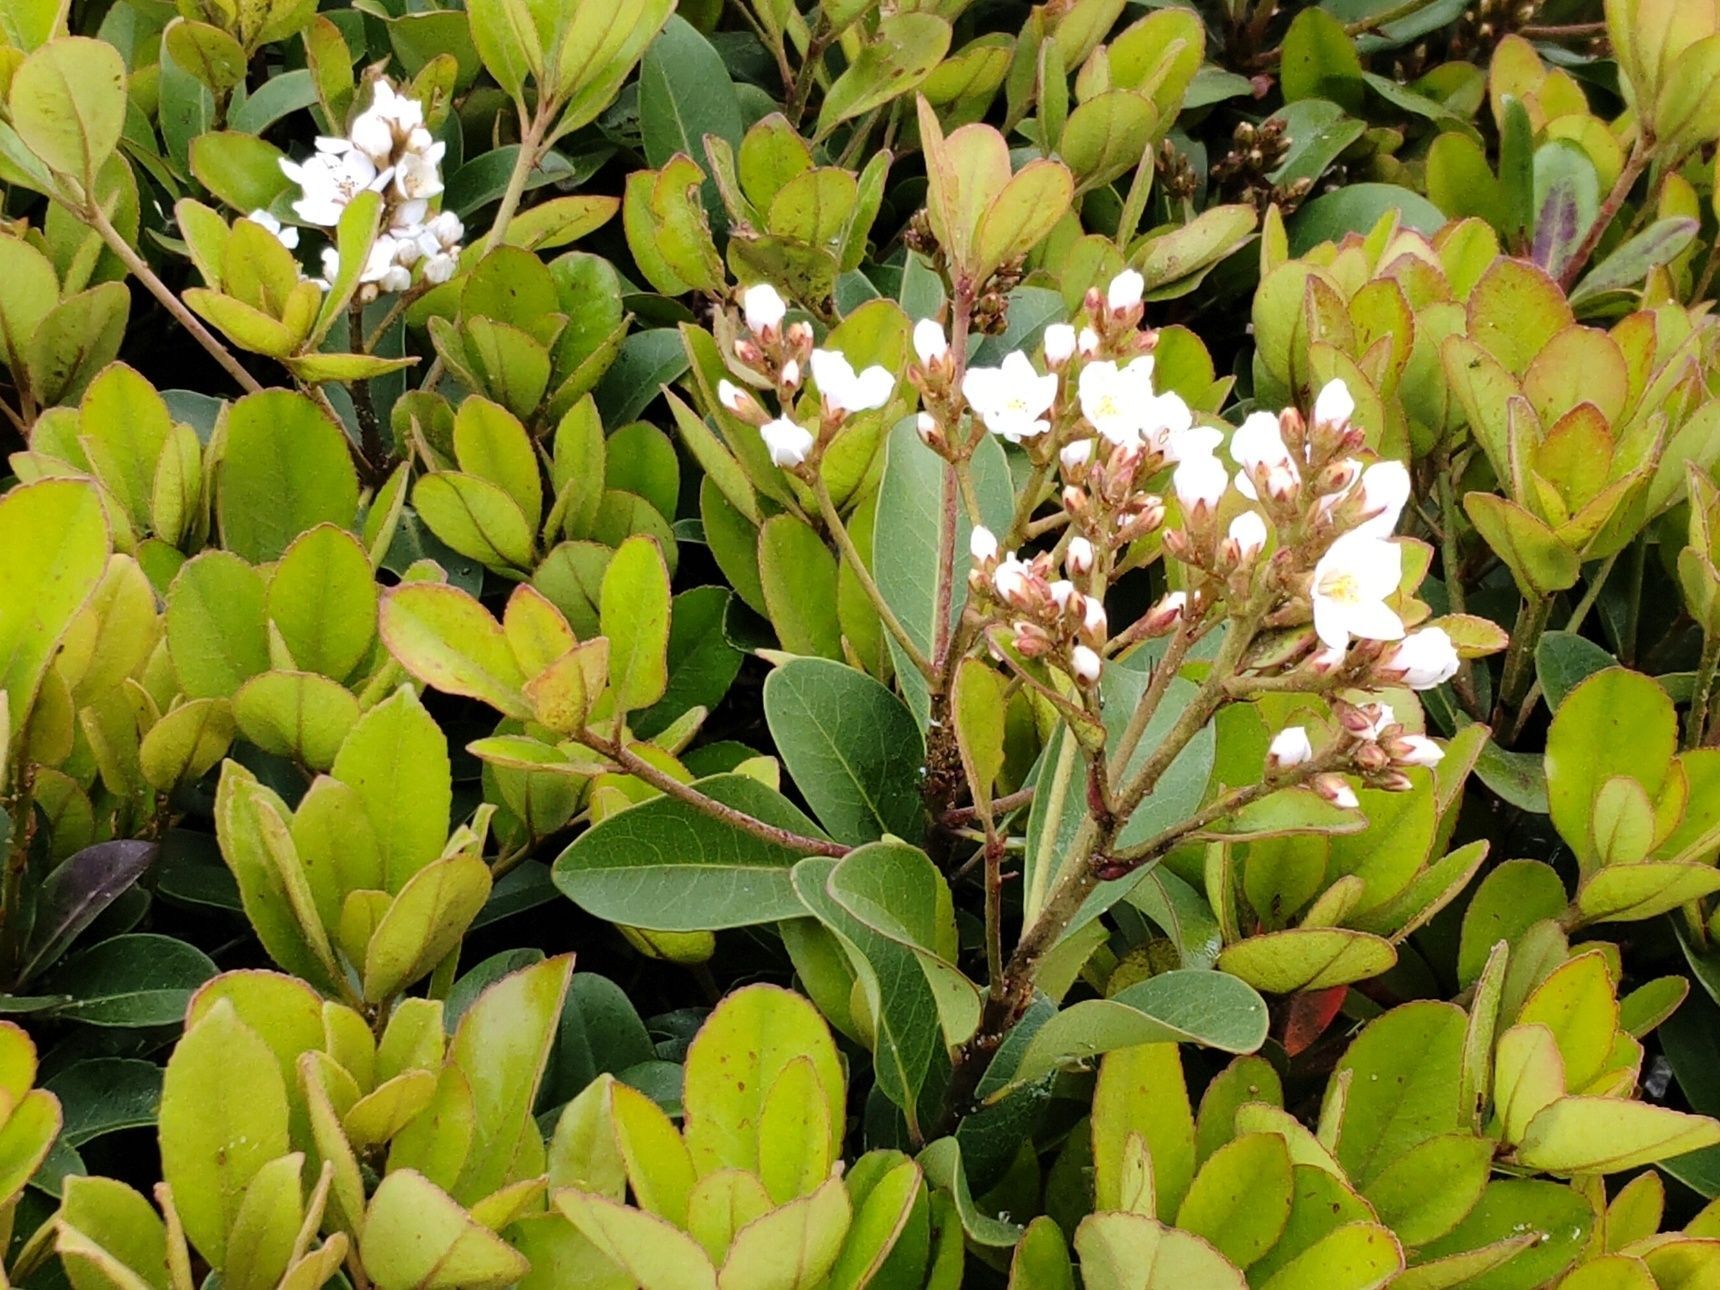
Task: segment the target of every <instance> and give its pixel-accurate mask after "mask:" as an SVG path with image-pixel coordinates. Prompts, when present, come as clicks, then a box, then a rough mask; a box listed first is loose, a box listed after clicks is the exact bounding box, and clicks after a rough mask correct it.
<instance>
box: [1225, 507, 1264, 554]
mask: <svg viewBox="0 0 1720 1290" xmlns="http://www.w3.org/2000/svg"><path fill="white" fill-rule="evenodd" d="M1230 540H1231V541H1232V542H1234V543H1236V547H1237V552H1238V558H1239V559H1240V560H1241V561H1242V563H1243V564H1247V563H1248V562H1249V561H1251V560H1253V559H1254V557H1255V556H1257V555H1259V554H1260V553H1261V552H1262V551H1264V550H1265V549H1266V521H1265V520H1263V519H1261V518H1260V513H1259V512H1258V511H1243V512H1242V514H1240V515H1238V516H1237V517H1236V518H1235V519H1233V520H1232V521H1231V522H1230Z"/></svg>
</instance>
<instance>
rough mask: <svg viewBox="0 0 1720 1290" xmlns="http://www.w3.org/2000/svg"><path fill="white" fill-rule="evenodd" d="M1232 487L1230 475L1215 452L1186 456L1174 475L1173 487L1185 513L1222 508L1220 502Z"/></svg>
mask: <svg viewBox="0 0 1720 1290" xmlns="http://www.w3.org/2000/svg"><path fill="white" fill-rule="evenodd" d="M1229 487H1230V472H1229V471H1227V470H1225V468H1224V463H1223V462H1221V461H1220V460H1219V459H1218V458H1217V457H1214V456H1213V455H1212V454H1211V453H1207V454H1206V455H1205V456H1200V455H1196V456H1192V457H1185V458H1183V460H1182V461H1181V462H1180V463H1179V464H1178V466H1177V468H1176V470H1175V471H1174V472H1172V474H1171V488H1172V489H1174V490H1175V492H1176V495H1177V501H1179V502H1181V503H1182V508H1183V514H1185V515H1193V514H1194V513H1195V512H1197V511H1200V510H1201V509H1203V508H1204V509H1205V510H1208V511H1213V510H1217V509H1218V503H1219V499H1220V498H1222V497H1223V496H1224V490H1225V489H1227V488H1229Z"/></svg>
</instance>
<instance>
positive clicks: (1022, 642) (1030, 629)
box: [1011, 621, 1051, 658]
mask: <svg viewBox="0 0 1720 1290" xmlns="http://www.w3.org/2000/svg"><path fill="white" fill-rule="evenodd" d="M1011 626H1012V627H1013V628H1014V631H1015V648H1016V649H1017V650H1018V651H1019V652H1020V653H1021V655H1022V657H1023V658H1042V657H1043V656H1044V655H1045V654H1046V653H1047V652H1048V651H1049V650H1050V649H1051V638H1050V637H1049V636H1047V635H1046V634H1045V629H1044V628H1043V627H1041V626H1040V625H1039V624H1038V623H1029V622H1025V621H1023V622H1016V623H1013V624H1011Z"/></svg>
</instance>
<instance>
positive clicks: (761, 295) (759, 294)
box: [741, 282, 788, 339]
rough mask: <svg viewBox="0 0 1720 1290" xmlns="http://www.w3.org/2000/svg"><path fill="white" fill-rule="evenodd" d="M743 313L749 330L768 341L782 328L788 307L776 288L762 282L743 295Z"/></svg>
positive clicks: (749, 288) (748, 289)
mask: <svg viewBox="0 0 1720 1290" xmlns="http://www.w3.org/2000/svg"><path fill="white" fill-rule="evenodd" d="M741 311H742V313H743V314H744V315H745V317H746V324H747V330H748V331H750V332H752V333H753V334H754V335H757V336H762V337H765V338H767V339H768V338H770V337H772V336H774V335H775V334H776V330H777V328H779V327H781V326H782V319H783V315H784V314H786V313H787V312H788V306H787V304H785V303H784V301H783V298H782V297H781V296H780V295H778V294H777V290H776V288H775V287H773V286H771V285H770V284H769V283H768V282H761V283H759V284H757V285H756V286H751V287H748V288H747V289H746V290H745V291H744V292H742V293H741Z"/></svg>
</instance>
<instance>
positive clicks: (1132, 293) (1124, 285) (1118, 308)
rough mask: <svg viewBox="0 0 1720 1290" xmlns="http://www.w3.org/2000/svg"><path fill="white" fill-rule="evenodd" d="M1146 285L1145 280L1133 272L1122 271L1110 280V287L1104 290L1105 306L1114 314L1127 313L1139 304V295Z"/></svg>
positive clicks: (1130, 270)
mask: <svg viewBox="0 0 1720 1290" xmlns="http://www.w3.org/2000/svg"><path fill="white" fill-rule="evenodd" d="M1146 285H1147V281H1146V279H1145V278H1143V277H1142V276H1141V275H1140V274H1139V273H1137V272H1136V271H1135V270H1133V269H1124V270H1123V271H1122V272H1121V273H1119V274H1118V275H1117V276H1116V277H1114V278H1112V279H1111V285H1110V286H1109V287H1108V288H1106V290H1105V304H1106V305H1107V306H1109V308H1110V310H1111V312H1112V313H1114V314H1124V313H1127V312H1128V311H1129V310H1131V309H1134V308H1136V307H1137V306H1138V305H1139V304H1140V303H1141V294H1142V292H1143V291H1145V289H1146Z"/></svg>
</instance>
